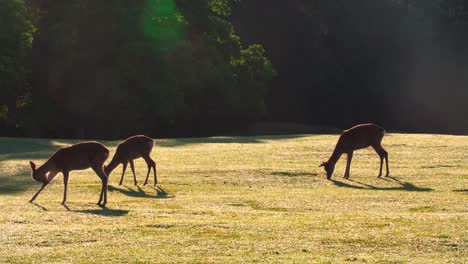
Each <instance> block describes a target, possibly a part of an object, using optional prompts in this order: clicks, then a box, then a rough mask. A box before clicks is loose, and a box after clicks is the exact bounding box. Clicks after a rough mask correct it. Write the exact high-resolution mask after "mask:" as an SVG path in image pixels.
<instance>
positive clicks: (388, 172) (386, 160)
mask: <svg viewBox="0 0 468 264" xmlns="http://www.w3.org/2000/svg"><path fill="white" fill-rule="evenodd" d="M382 150H383V151H384V155H385V156H384V157H385V165H386V167H387V174H386V175H385V177H387V176H388V175H389V174H390V171H389V170H388V152H387V151H386V150H384V149H383V148H382Z"/></svg>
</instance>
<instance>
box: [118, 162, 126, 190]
mask: <svg viewBox="0 0 468 264" xmlns="http://www.w3.org/2000/svg"><path fill="white" fill-rule="evenodd" d="M127 164H128V163H127V162H125V163H122V165H123V169H122V177H120V183H119V185H122V182H123V178H124V175H125V171H126V170H127Z"/></svg>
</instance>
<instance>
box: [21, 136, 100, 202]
mask: <svg viewBox="0 0 468 264" xmlns="http://www.w3.org/2000/svg"><path fill="white" fill-rule="evenodd" d="M108 157H109V150H108V149H107V148H106V147H104V146H103V145H101V144H99V143H97V142H84V143H78V144H75V145H73V146H70V147H65V148H61V149H59V150H58V151H57V152H55V153H54V154H53V155H52V156H51V157H50V158H49V159H48V160H47V161H46V162H45V163H44V164H43V165H42V166H40V167H39V168H36V164H35V163H34V162H32V161H30V165H31V169H32V178H33V179H34V180H35V181H38V182H42V186H41V188H40V189H39V191H37V193H36V194H35V195H34V196H33V197H32V198H31V200H30V202H33V201H34V200H35V199H36V198H37V196H38V195H39V193H41V191H42V190H43V189H44V188H45V187H46V186H47V185H48V184H49V183H50V182H51V181H52V179H54V177H55V176H56V175H57V174H58V173H59V172H61V173H62V174H63V183H64V191H63V201H62V204H65V202H66V201H67V186H68V178H69V174H70V172H71V171H74V170H85V169H88V168H91V169H93V170H94V172H96V174H97V175H98V176H99V178H100V179H101V183H102V188H101V194H100V196H99V201H98V205H101V206H105V205H106V203H107V174H106V173H105V172H104V168H103V165H104V161H106V159H107V158H108ZM101 203H102V204H101Z"/></svg>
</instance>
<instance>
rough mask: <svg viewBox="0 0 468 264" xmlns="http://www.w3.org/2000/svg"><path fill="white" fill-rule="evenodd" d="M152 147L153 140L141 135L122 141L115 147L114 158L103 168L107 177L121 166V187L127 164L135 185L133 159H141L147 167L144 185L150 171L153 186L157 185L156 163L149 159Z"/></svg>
mask: <svg viewBox="0 0 468 264" xmlns="http://www.w3.org/2000/svg"><path fill="white" fill-rule="evenodd" d="M153 147H154V140H153V139H151V138H149V137H147V136H143V135H137V136H132V137H129V138H127V139H126V140H124V141H123V142H122V143H120V144H119V145H118V146H117V150H116V152H115V155H114V157H113V158H112V160H111V162H110V163H109V165H107V166H104V170H105V172H106V174H107V175H110V174H111V172H112V171H113V170H114V169H115V168H116V167H117V166H118V165H119V164H122V165H123V171H122V177H121V178H120V183H119V185H122V182H123V178H124V175H125V170H126V169H127V165H128V163H130V168H131V169H132V172H133V180H134V184H135V185H137V180H136V175H135V165H134V163H133V160H134V159H138V158H143V159H144V160H145V162H146V165H148V173H147V174H146V180H145V183H144V185H146V184H147V183H148V177H149V175H150V172H151V169H153V172H154V185H156V184H157V183H158V179H157V173H156V162H154V160H152V159H151V157H150V153H151V151H152V150H153Z"/></svg>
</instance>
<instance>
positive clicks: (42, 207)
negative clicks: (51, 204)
mask: <svg viewBox="0 0 468 264" xmlns="http://www.w3.org/2000/svg"><path fill="white" fill-rule="evenodd" d="M31 204H33V205H34V206H36V207H37V208H40V209H41V210H42V211H49V210H47V208H45V207H44V206H42V205H39V204H37V203H35V202H32V203H31Z"/></svg>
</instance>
